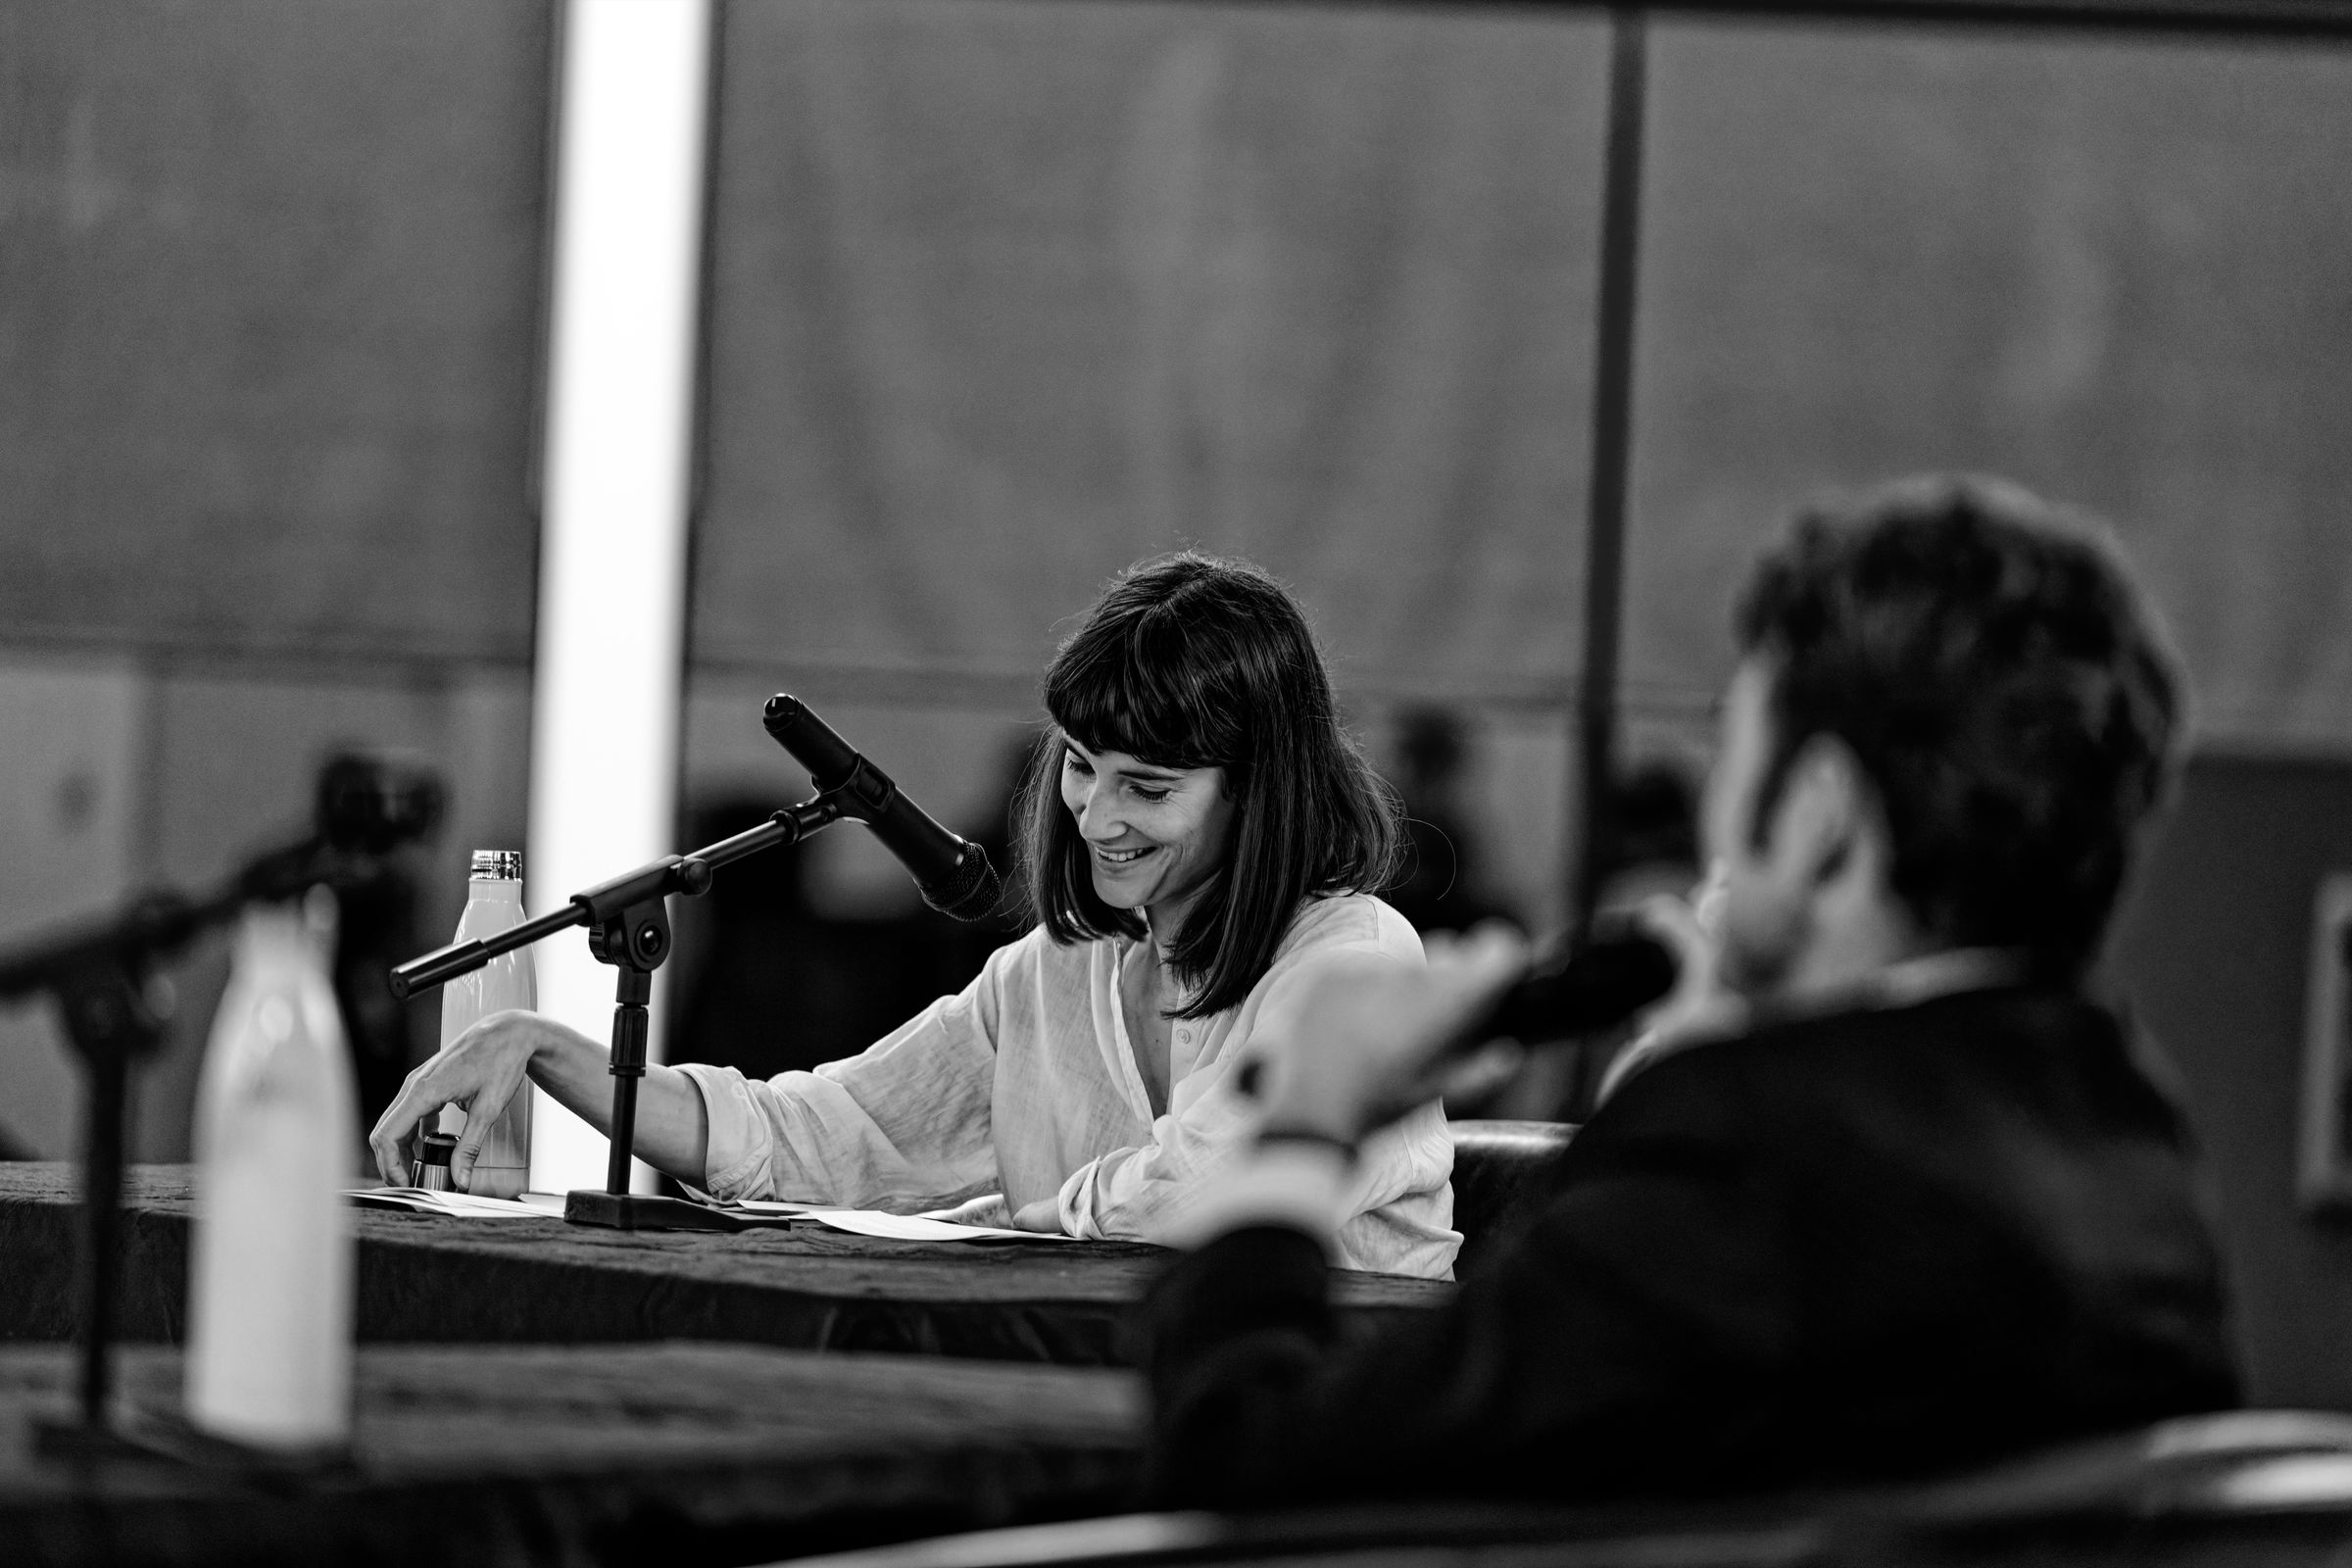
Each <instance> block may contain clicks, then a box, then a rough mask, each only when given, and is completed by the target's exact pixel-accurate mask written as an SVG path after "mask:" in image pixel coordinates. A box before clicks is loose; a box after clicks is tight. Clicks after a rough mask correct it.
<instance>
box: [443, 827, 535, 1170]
mask: <svg viewBox="0 0 2352 1568" xmlns="http://www.w3.org/2000/svg"><path fill="white" fill-rule="evenodd" d="M520 924H522V852H521V851H519V850H476V851H474V852H473V870H472V873H471V874H470V875H469V876H468V877H467V878H466V912H465V913H464V914H462V915H460V916H459V917H458V934H457V935H456V936H455V937H453V938H451V939H450V940H451V941H453V942H474V941H479V940H480V939H481V938H483V937H487V936H494V935H496V934H497V933H498V932H501V931H505V930H508V929H510V928H512V927H514V926H518V925H520ZM538 1005H539V982H538V977H537V973H536V971H534V970H533V969H532V967H531V950H530V949H528V948H517V949H515V951H514V952H513V953H502V954H500V955H499V956H497V957H495V958H492V959H491V960H490V961H489V962H488V963H486V964H484V965H483V966H482V967H480V968H479V969H476V970H474V971H473V973H471V974H462V975H460V976H458V977H457V978H456V979H455V980H452V981H450V982H449V983H448V984H447V985H445V986H443V987H442V988H441V1049H442V1050H443V1051H447V1050H448V1049H449V1048H450V1044H451V1042H453V1041H455V1040H456V1039H457V1038H458V1036H460V1035H462V1034H464V1033H465V1032H466V1030H467V1029H469V1028H471V1027H472V1026H473V1025H474V1023H475V1022H476V1021H478V1020H480V1019H482V1018H485V1017H487V1016H489V1015H490V1014H491V1013H494V1012H498V1011H502V1010H503V1009H505V1008H508V1007H521V1008H523V1009H525V1010H526V1011H527V1010H529V1009H531V1008H533V1007H536V1006H538ZM474 1108H475V1110H477V1111H479V1110H481V1109H482V1108H483V1107H481V1106H478V1105H477V1106H475V1107H474ZM492 1113H493V1114H495V1115H496V1116H497V1117H498V1120H497V1122H496V1123H495V1124H494V1125H493V1126H492V1127H491V1129H490V1133H489V1136H488V1137H486V1138H484V1139H483V1140H482V1151H481V1153H480V1154H479V1155H477V1156H476V1157H475V1159H474V1162H473V1172H472V1175H471V1176H470V1177H469V1178H468V1179H467V1181H466V1191H467V1192H469V1193H471V1194H473V1195H474V1196H475V1197H477V1198H514V1197H516V1196H518V1195H520V1193H521V1192H522V1190H523V1189H524V1188H525V1187H527V1186H529V1185H530V1176H531V1093H530V1088H529V1085H528V1084H527V1083H525V1084H524V1085H522V1086H519V1087H517V1088H516V1090H515V1098H514V1099H512V1100H510V1101H508V1102H507V1103H506V1106H505V1108H504V1109H498V1108H496V1107H493V1108H492ZM440 1129H441V1131H442V1132H444V1133H447V1134H448V1135H449V1136H450V1137H452V1138H462V1137H464V1136H465V1133H466V1111H465V1110H463V1109H461V1108H460V1107H458V1106H456V1105H444V1106H443V1107H442V1108H441V1122H440Z"/></svg>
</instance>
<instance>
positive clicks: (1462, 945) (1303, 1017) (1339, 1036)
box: [1244, 924, 1528, 1144]
mask: <svg viewBox="0 0 2352 1568" xmlns="http://www.w3.org/2000/svg"><path fill="white" fill-rule="evenodd" d="M1527 956H1528V955H1527V943H1526V940H1525V939H1524V938H1522V937H1521V936H1520V935H1519V934H1518V933H1517V932H1516V931H1513V930H1511V929H1509V928H1508V927H1506V926H1503V925H1500V924H1491V925H1486V926H1481V927H1480V928H1479V929H1478V930H1477V931H1476V932H1475V933H1473V934H1472V935H1471V936H1469V937H1467V938H1465V939H1463V940H1461V941H1459V942H1446V941H1445V940H1443V939H1432V941H1431V943H1430V947H1429V966H1428V967H1427V968H1426V969H1424V968H1421V967H1419V966H1417V965H1413V964H1408V963H1401V962H1398V961H1397V960H1395V959H1391V958H1376V957H1372V956H1369V955H1361V954H1346V955H1339V956H1334V957H1332V958H1330V959H1327V960H1325V961H1324V962H1323V963H1322V964H1320V965H1318V966H1317V967H1316V968H1315V969H1313V970H1311V971H1309V972H1308V973H1305V974H1302V975H1301V976H1300V978H1299V986H1298V988H1297V989H1296V990H1293V991H1292V992H1291V993H1290V994H1289V995H1288V997H1286V998H1285V999H1283V1001H1282V1002H1281V1003H1278V1004H1277V1005H1276V1006H1275V1007H1274V1008H1273V1009H1271V1012H1270V1015H1269V1017H1268V1018H1267V1019H1266V1020H1265V1022H1264V1023H1263V1024H1262V1025H1261V1027H1260V1037H1261V1038H1262V1039H1263V1040H1265V1041H1266V1042H1267V1045H1266V1049H1265V1050H1264V1051H1263V1052H1262V1053H1260V1054H1254V1055H1253V1056H1252V1057H1251V1058H1250V1061H1248V1062H1246V1063H1245V1064H1244V1070H1245V1071H1249V1070H1250V1069H1251V1068H1254V1080H1255V1093H1256V1095H1257V1096H1258V1098H1259V1100H1260V1101H1261V1102H1262V1103H1264V1105H1265V1121H1264V1123H1263V1125H1264V1127H1265V1129H1266V1130H1267V1131H1269V1132H1290V1133H1306V1134H1310V1135H1312V1136H1314V1137H1317V1138H1329V1139H1331V1140H1333V1141H1334V1142H1337V1143H1342V1144H1354V1143H1355V1142H1357V1141H1358V1140H1360V1139H1361V1138H1362V1137H1363V1136H1364V1135H1365V1134H1366V1133H1368V1132H1371V1131H1372V1130H1373V1129H1375V1128H1377V1127H1381V1126H1385V1125H1386V1124H1388V1123H1389V1122H1391V1121H1394V1120H1395V1119H1396V1118H1397V1117H1398V1116H1401V1115H1403V1114H1404V1113H1405V1112H1406V1111H1408V1110H1411V1109H1412V1108H1413V1107H1414V1106H1416V1105H1423V1104H1427V1103H1429V1102H1430V1101H1432V1100H1436V1099H1439V1098H1441V1097H1442V1096H1445V1095H1448V1094H1467V1093H1471V1092H1474V1091H1475V1090H1476V1089H1478V1088H1483V1087H1488V1086H1491V1085H1493V1084H1495V1083H1499V1082H1500V1081H1501V1080H1502V1079H1503V1078H1505V1077H1507V1076H1509V1074H1510V1072H1511V1071H1512V1069H1514V1068H1515V1067H1516V1066H1517V1065H1518V1063H1519V1059H1520V1056H1521V1054H1522V1053H1521V1051H1520V1048H1519V1047H1518V1045H1517V1044H1516V1043H1515V1042H1510V1041H1490V1042H1486V1043H1483V1044H1481V1043H1477V1042H1473V1043H1472V1049H1470V1050H1468V1051H1461V1050H1459V1049H1457V1048H1458V1047H1459V1046H1460V1045H1461V1044H1462V1037H1463V1035H1464V1033H1465V1032H1466V1031H1468V1030H1469V1029H1470V1028H1471V1027H1472V1026H1473V1025H1474V1024H1475V1023H1476V1021H1477V1020H1478V1018H1479V1017H1480V1016H1481V1015H1482V1014H1483V1013H1485V1012H1486V1010H1487V1009H1488V1008H1489V1007H1491V1006H1492V1005H1494V1003H1495V999H1496V998H1497V997H1499V996H1500V995H1501V994H1502V992H1503V990H1504V989H1505V988H1506V987H1508V986H1509V985H1510V983H1511V982H1512V981H1514V980H1516V979H1518V978H1519V976H1520V975H1521V974H1522V973H1524V972H1525V971H1526V969H1527Z"/></svg>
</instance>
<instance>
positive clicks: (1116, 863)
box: [1095, 844, 1158, 871]
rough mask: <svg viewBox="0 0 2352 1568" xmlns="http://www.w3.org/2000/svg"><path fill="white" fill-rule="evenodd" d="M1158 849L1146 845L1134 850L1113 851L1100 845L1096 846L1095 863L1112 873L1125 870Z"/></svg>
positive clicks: (1155, 846) (1154, 846)
mask: <svg viewBox="0 0 2352 1568" xmlns="http://www.w3.org/2000/svg"><path fill="white" fill-rule="evenodd" d="M1156 848H1158V846H1157V845H1152V844H1144V845H1138V846H1136V847H1134V848H1132V849H1122V850H1112V849H1105V848H1103V846H1102V845H1099V844H1098V845H1096V846H1095V863H1096V864H1098V865H1101V866H1103V867H1105V868H1106V869H1109V870H1112V871H1118V870H1123V869H1125V868H1126V867H1128V866H1130V865H1133V864H1134V863H1135V862H1136V861H1138V860H1140V859H1142V858H1144V857H1145V856H1147V855H1150V854H1151V853H1152V851H1153V850H1154V849H1156Z"/></svg>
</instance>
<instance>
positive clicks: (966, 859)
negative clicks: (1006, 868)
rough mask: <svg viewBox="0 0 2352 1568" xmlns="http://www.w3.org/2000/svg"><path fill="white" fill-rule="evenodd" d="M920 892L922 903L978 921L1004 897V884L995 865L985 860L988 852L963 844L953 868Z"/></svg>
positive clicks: (957, 916) (950, 915) (948, 913)
mask: <svg viewBox="0 0 2352 1568" xmlns="http://www.w3.org/2000/svg"><path fill="white" fill-rule="evenodd" d="M921 892H922V895H923V902H924V903H925V904H928V905H929V906H931V907H933V908H934V909H937V910H938V911H939V912H940V913H942V914H944V915H947V916H948V917H949V918H951V919H956V920H978V919H982V918H984V917H986V916H987V915H988V914H989V913H990V912H991V911H993V910H994V909H995V908H996V907H997V905H998V903H999V901H1001V900H1002V899H1003V898H1004V896H1005V884H1004V883H1003V882H1001V881H999V880H998V878H997V868H996V867H995V866H993V865H990V864H989V863H988V852H987V851H985V850H983V849H981V848H980V846H979V845H977V844H969V843H967V844H965V845H964V847H963V854H962V855H961V856H960V857H959V858H957V859H956V869H955V870H954V871H953V872H951V873H950V874H949V875H947V876H945V877H942V878H941V879H940V880H939V881H937V882H934V883H932V884H931V885H930V886H929V887H927V888H923V889H921Z"/></svg>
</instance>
